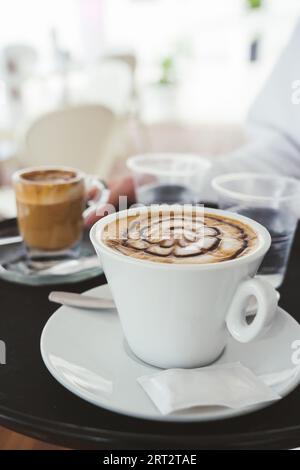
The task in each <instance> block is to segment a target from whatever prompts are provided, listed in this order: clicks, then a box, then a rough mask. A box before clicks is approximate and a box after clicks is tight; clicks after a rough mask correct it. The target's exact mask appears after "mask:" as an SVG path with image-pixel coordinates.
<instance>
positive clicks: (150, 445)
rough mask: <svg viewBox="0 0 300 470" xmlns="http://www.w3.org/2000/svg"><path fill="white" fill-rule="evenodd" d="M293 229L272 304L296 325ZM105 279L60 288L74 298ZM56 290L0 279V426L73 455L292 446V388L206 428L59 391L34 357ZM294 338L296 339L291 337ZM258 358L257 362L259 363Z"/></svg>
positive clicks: (296, 428)
mask: <svg viewBox="0 0 300 470" xmlns="http://www.w3.org/2000/svg"><path fill="white" fill-rule="evenodd" d="M299 279H300V230H299V229H298V232H297V234H296V238H295V242H294V245H293V250H292V255H291V259H290V263H289V268H288V272H287V276H286V279H285V282H284V285H283V286H282V288H281V289H280V291H281V299H280V305H281V306H282V307H283V308H284V309H286V310H287V311H288V312H289V313H290V314H291V315H293V316H294V317H295V318H296V319H298V321H300V309H299V306H298V305H299V302H300V298H299V295H300V289H299ZM105 282H106V281H105V277H104V276H100V277H98V278H96V279H93V280H90V281H85V282H81V283H78V284H74V285H68V290H73V291H74V292H82V291H85V290H87V289H90V288H92V287H95V286H97V285H100V284H103V283H105ZM54 289H55V290H58V289H61V290H63V289H64V286H51V288H50V287H28V286H23V285H17V284H12V283H8V282H5V281H3V280H1V281H0V312H1V313H0V340H3V341H5V343H6V348H7V351H6V352H7V357H6V364H5V365H0V424H1V425H3V426H6V427H7V428H9V429H12V430H14V431H16V432H21V433H23V434H26V435H28V436H31V437H34V438H37V439H41V440H44V441H48V442H51V443H53V444H59V445H63V446H67V447H70V448H78V449H91V448H96V449H107V450H108V449H166V448H167V449H224V448H227V449H282V448H286V449H287V448H294V447H299V446H300V393H299V392H300V387H299V388H298V389H296V390H294V391H293V392H292V393H291V394H290V395H289V396H287V397H286V398H284V399H282V400H281V401H279V402H277V403H275V404H272V405H271V406H269V407H267V408H265V409H264V410H261V411H258V412H255V413H252V414H249V415H245V416H241V417H238V418H231V419H227V420H222V421H215V422H209V423H199V424H197V423H188V424H184V423H171V424H170V423H164V422H155V421H148V420H141V419H136V418H130V417H126V416H123V415H120V414H117V413H112V412H110V411H106V410H104V409H101V408H98V407H96V406H93V405H91V404H89V403H86V402H85V401H83V400H81V399H80V398H78V397H76V396H75V395H73V394H72V393H70V392H68V391H67V390H66V389H64V388H63V387H62V386H61V385H60V384H59V383H57V382H56V381H55V379H54V378H53V377H52V376H51V375H50V373H49V372H48V371H47V369H46V367H45V366H44V363H43V361H42V358H41V354H40V336H41V332H42V329H43V327H44V325H45V323H46V322H47V320H48V318H49V317H50V316H51V314H52V313H53V312H54V311H55V310H56V308H57V306H56V305H55V304H51V303H50V302H49V301H48V300H47V298H48V294H49V292H50V290H54ZM299 339H300V338H299ZM262 360H263V358H262Z"/></svg>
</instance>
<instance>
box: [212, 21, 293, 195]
mask: <svg viewBox="0 0 300 470" xmlns="http://www.w3.org/2000/svg"><path fill="white" fill-rule="evenodd" d="M299 51H300V23H298V24H297V27H296V29H295V31H294V33H293V35H292V37H291V39H290V41H289V43H288V45H287V47H286V48H285V49H284V51H283V53H282V55H281V57H280V58H279V60H278V62H277V64H276V65H275V67H274V69H273V71H272V73H271V75H270V77H269V79H268V80H267V82H266V83H265V85H264V87H263V89H262V91H261V92H260V94H259V95H258V97H257V98H256V100H255V102H254V104H253V106H252V107H251V110H250V112H249V115H248V122H247V127H248V130H249V137H250V143H249V144H247V145H245V146H243V147H241V148H240V149H239V150H237V151H235V152H234V153H232V154H230V155H224V156H222V157H221V158H218V159H217V160H216V162H215V163H214V164H213V165H212V168H211V171H210V172H209V175H208V178H207V184H206V187H205V189H204V194H203V198H205V199H206V200H211V201H213V200H215V197H216V196H215V194H214V193H213V191H212V189H211V187H210V183H211V179H212V178H213V177H214V176H216V175H219V174H222V173H231V172H241V171H244V172H245V171H246V172H256V173H267V174H272V173H274V174H280V175H286V176H293V177H296V178H300V87H299V85H300V82H298V84H297V80H300V60H299ZM297 87H299V90H298V89H297ZM298 102H299V104H297V103H298Z"/></svg>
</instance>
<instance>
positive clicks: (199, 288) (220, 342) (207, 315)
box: [90, 207, 277, 368]
mask: <svg viewBox="0 0 300 470" xmlns="http://www.w3.org/2000/svg"><path fill="white" fill-rule="evenodd" d="M138 210H139V213H141V214H142V213H143V212H146V211H147V210H149V208H147V207H144V208H139V209H138ZM202 210H203V209H201V211H202ZM205 210H206V211H207V212H209V213H210V214H217V215H219V216H225V217H230V218H231V219H234V220H237V221H241V222H243V223H245V224H246V225H249V226H250V227H251V228H252V229H253V230H254V231H255V232H256V234H257V237H258V244H257V247H255V248H254V249H253V250H252V251H250V252H249V253H247V254H245V255H244V256H241V257H240V258H236V259H232V260H228V261H222V262H219V263H211V264H176V263H175V264H174V263H172V264H166V263H160V262H153V261H146V260H141V259H136V258H134V257H130V256H127V255H124V254H122V253H120V252H117V251H115V250H113V249H112V248H110V247H108V246H107V245H105V244H104V242H103V241H102V240H101V233H102V231H103V229H104V227H105V226H106V225H107V224H109V223H110V222H112V221H113V220H115V219H116V217H117V216H118V217H127V216H130V215H134V214H136V213H137V212H136V211H137V209H134V208H133V209H129V210H125V211H122V212H118V213H116V214H111V215H108V216H106V217H104V218H103V219H101V220H99V221H98V222H97V223H96V224H95V225H94V226H93V227H92V229H91V232H90V236H91V240H92V243H93V245H94V247H95V250H96V252H97V254H98V256H99V257H100V259H101V263H102V266H103V269H104V272H105V275H106V278H107V281H108V284H109V286H110V288H111V291H112V295H113V298H114V301H115V303H116V306H117V309H118V313H119V316H120V321H121V324H122V328H123V331H124V335H125V337H126V340H127V342H128V344H129V346H130V348H131V349H132V351H133V352H134V354H135V355H136V356H138V357H139V358H140V359H142V360H143V361H145V362H148V363H149V364H152V365H154V366H157V367H162V368H173V367H183V368H190V367H200V366H204V365H207V364H210V363H212V362H213V361H215V360H216V359H217V358H218V357H219V356H220V355H221V353H222V351H223V350H224V348H225V346H226V342H227V339H228V332H229V333H230V334H231V335H232V336H233V337H234V338H235V339H236V340H237V341H240V342H244V343H246V342H249V341H251V340H253V339H254V338H256V337H257V336H258V335H259V334H260V333H261V332H262V330H263V329H264V328H265V326H266V325H268V324H269V323H270V322H271V320H272V318H273V316H274V314H275V312H276V306H277V295H276V290H275V289H274V288H273V287H272V286H271V285H270V284H269V283H267V282H266V281H263V280H261V279H256V278H254V276H255V274H256V271H257V269H258V267H259V265H260V264H261V262H262V259H263V257H264V255H265V254H266V252H267V251H268V249H269V247H270V243H271V237H270V234H269V232H268V231H267V230H266V229H265V228H264V227H263V226H262V225H260V224H258V223H257V222H255V221H253V220H251V219H249V218H247V217H244V216H240V215H238V214H233V213H230V212H227V211H222V210H216V209H207V208H206V209H205ZM201 213H203V212H201ZM250 296H254V297H256V300H257V314H256V316H255V318H254V320H253V321H252V323H251V324H250V325H249V324H248V323H247V322H246V318H245V308H246V306H247V302H248V300H249V297H250Z"/></svg>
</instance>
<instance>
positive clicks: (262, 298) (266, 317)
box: [226, 278, 278, 343]
mask: <svg viewBox="0 0 300 470" xmlns="http://www.w3.org/2000/svg"><path fill="white" fill-rule="evenodd" d="M252 295H253V296H254V297H255V298H256V300H257V313H256V316H255V317H254V319H253V321H252V323H251V324H250V325H249V324H248V323H247V322H246V307H247V301H248V300H249V297H250V296H252ZM277 303H278V297H277V294H276V290H275V289H274V287H273V286H272V285H271V284H270V283H268V282H267V281H263V280H262V279H257V278H255V279H247V280H246V281H243V282H242V283H241V284H240V285H239V287H238V289H237V291H236V293H235V296H234V298H233V300H232V302H231V305H230V307H229V311H228V314H227V317H226V325H227V328H228V331H229V333H230V334H231V336H233V338H234V339H236V340H237V341H240V342H241V343H248V342H249V341H252V340H253V339H254V338H256V337H257V336H258V335H259V333H260V332H261V331H262V330H263V328H264V327H265V326H266V325H268V324H269V323H270V322H271V320H272V319H273V317H274V314H275V312H276V307H277Z"/></svg>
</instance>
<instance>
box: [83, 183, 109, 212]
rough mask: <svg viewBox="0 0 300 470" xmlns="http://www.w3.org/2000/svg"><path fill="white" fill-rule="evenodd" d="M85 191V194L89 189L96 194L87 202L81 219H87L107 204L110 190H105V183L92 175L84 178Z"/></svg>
mask: <svg viewBox="0 0 300 470" xmlns="http://www.w3.org/2000/svg"><path fill="white" fill-rule="evenodd" d="M85 182H86V189H87V193H88V192H89V191H90V190H91V189H95V190H96V194H95V196H94V197H93V198H92V199H89V200H88V201H87V205H88V207H87V208H86V209H85V210H84V211H83V214H82V215H83V218H84V219H87V218H88V217H89V216H90V215H91V214H92V213H94V212H96V213H97V212H99V211H100V210H101V207H103V206H104V205H105V204H107V202H108V198H109V195H110V190H109V189H108V188H107V185H106V183H105V181H103V180H102V179H100V178H98V177H97V176H94V175H88V176H86V180H85Z"/></svg>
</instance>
